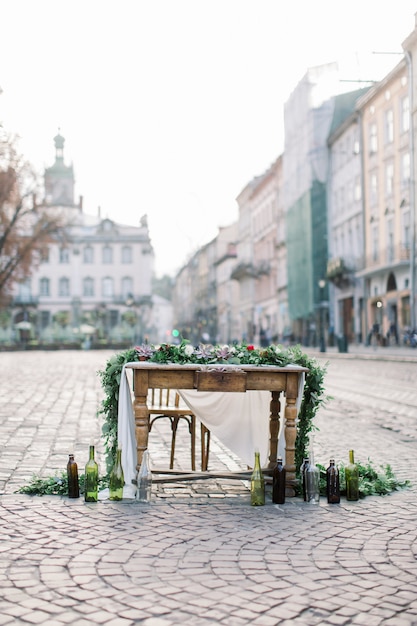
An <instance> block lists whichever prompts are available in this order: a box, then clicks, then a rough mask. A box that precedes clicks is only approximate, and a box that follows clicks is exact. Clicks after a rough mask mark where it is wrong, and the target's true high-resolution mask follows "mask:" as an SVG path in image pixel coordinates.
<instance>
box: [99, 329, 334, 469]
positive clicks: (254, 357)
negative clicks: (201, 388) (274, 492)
mask: <svg viewBox="0 0 417 626" xmlns="http://www.w3.org/2000/svg"><path fill="white" fill-rule="evenodd" d="M140 357H142V358H146V360H148V361H150V362H152V363H165V364H168V363H179V364H186V363H201V364H213V363H217V364H221V363H224V364H232V365H239V364H240V365H276V366H281V367H284V366H286V365H290V364H292V365H299V366H301V367H305V368H307V369H308V372H307V374H306V379H305V385H304V394H303V399H302V402H301V407H300V411H299V413H298V421H297V437H296V442H295V465H296V473H297V475H298V474H299V470H300V467H301V465H302V462H303V459H304V457H305V455H306V451H307V448H308V435H309V433H310V432H311V431H312V430H314V429H315V426H314V424H313V420H314V417H315V415H316V413H317V410H318V408H319V407H320V405H321V404H323V403H324V401H325V399H326V398H325V397H324V375H325V372H326V366H322V365H319V363H318V362H317V360H316V359H314V358H312V357H309V356H308V355H307V354H305V353H304V352H303V351H302V350H301V347H300V346H291V347H289V348H285V347H284V346H281V345H271V346H269V347H267V348H255V347H254V346H253V345H247V344H236V345H231V346H211V345H210V346H209V345H200V346H198V347H197V348H194V347H193V346H191V345H190V343H189V342H188V341H186V340H183V341H182V342H181V343H180V344H179V345H172V344H162V345H161V346H159V347H154V346H149V345H147V344H145V345H142V346H137V347H136V348H132V349H129V350H125V351H123V352H120V353H117V354H115V355H113V356H112V357H111V358H110V359H109V360H108V361H107V364H106V367H105V369H104V370H102V371H100V372H99V375H100V377H101V383H102V387H103V390H104V393H105V399H104V400H103V402H102V405H101V409H100V411H99V413H100V414H101V415H103V416H104V424H103V428H102V433H103V438H104V446H105V452H106V465H107V469H108V471H110V470H111V468H112V466H113V462H114V458H115V455H116V449H117V412H118V401H119V385H120V378H121V374H122V369H123V365H125V363H129V362H134V361H139V360H140Z"/></svg>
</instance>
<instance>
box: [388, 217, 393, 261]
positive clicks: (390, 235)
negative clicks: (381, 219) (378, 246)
mask: <svg viewBox="0 0 417 626" xmlns="http://www.w3.org/2000/svg"><path fill="white" fill-rule="evenodd" d="M393 260H394V220H393V219H392V218H391V219H389V220H388V221H387V262H388V263H392V262H393Z"/></svg>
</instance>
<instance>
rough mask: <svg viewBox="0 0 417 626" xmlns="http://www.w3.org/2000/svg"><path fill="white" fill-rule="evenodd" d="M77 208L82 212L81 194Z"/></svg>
mask: <svg viewBox="0 0 417 626" xmlns="http://www.w3.org/2000/svg"><path fill="white" fill-rule="evenodd" d="M78 208H79V209H80V213H82V212H83V196H80V199H79V201H78Z"/></svg>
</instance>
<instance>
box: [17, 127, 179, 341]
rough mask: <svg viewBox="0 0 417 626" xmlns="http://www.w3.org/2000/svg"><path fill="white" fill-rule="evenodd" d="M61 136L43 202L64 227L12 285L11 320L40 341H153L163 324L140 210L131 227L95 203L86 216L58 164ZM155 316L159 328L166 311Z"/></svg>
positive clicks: (67, 169) (69, 171)
mask: <svg viewBox="0 0 417 626" xmlns="http://www.w3.org/2000/svg"><path fill="white" fill-rule="evenodd" d="M64 141H65V140H64V138H63V137H62V136H61V135H60V134H58V135H57V136H56V137H55V138H54V142H55V149H56V156H55V163H54V164H53V166H52V167H50V168H48V169H46V171H45V205H46V206H48V207H51V208H59V210H60V211H61V212H64V213H65V217H66V218H67V220H68V223H69V227H68V228H67V229H66V236H65V237H63V238H62V240H61V241H58V240H57V241H55V242H54V243H53V244H51V245H50V246H49V248H48V249H45V251H44V254H43V258H42V262H41V263H40V265H39V267H38V268H37V269H36V270H35V271H34V272H33V274H32V276H31V278H30V279H29V280H27V281H26V282H25V283H24V284H20V285H16V289H15V294H14V300H13V308H12V314H13V322H14V323H15V324H16V323H17V324H18V325H19V324H20V328H22V329H24V330H25V331H26V333H27V334H29V335H30V338H32V339H38V340H41V341H44V342H49V341H54V340H55V341H56V340H60V341H73V340H75V339H77V338H79V337H81V338H84V339H85V338H87V339H90V340H91V339H92V340H93V341H94V340H95V341H101V342H102V343H104V342H106V341H112V342H113V343H118V342H129V343H133V342H136V343H137V342H140V341H143V340H146V339H147V338H148V339H149V341H151V342H153V341H157V340H160V338H161V335H162V334H163V333H164V332H165V328H164V329H162V328H161V329H160V328H159V327H158V321H157V320H153V319H152V308H153V299H152V290H151V282H152V273H153V263H154V252H153V248H152V244H151V240H150V236H149V230H148V224H147V219H146V215H145V216H142V217H141V218H140V220H138V221H139V224H138V226H126V225H122V224H118V223H116V222H114V221H113V220H110V219H107V218H104V219H103V218H102V217H101V215H100V210H98V213H97V215H95V216H93V215H87V214H86V213H84V211H83V206H82V198H80V202H79V203H78V204H77V205H76V204H74V174H73V168H72V166H67V165H65V163H64ZM165 308H166V307H165ZM163 317H164V319H163V326H164V327H165V326H166V324H167V314H166V313H165V314H164V316H163ZM168 317H169V316H168ZM22 322H23V324H22ZM18 327H19V326H18ZM28 331H29V333H28ZM150 331H152V334H153V335H154V336H150ZM26 338H29V337H26Z"/></svg>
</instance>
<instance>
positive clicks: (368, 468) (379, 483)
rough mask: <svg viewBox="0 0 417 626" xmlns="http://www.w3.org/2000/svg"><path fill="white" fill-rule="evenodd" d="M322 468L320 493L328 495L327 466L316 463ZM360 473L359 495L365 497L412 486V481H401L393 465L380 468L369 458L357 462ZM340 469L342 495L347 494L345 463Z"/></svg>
mask: <svg viewBox="0 0 417 626" xmlns="http://www.w3.org/2000/svg"><path fill="white" fill-rule="evenodd" d="M316 465H317V467H318V468H319V470H320V494H321V495H323V496H325V495H326V468H325V467H323V465H320V464H319V463H316ZM356 465H357V466H358V473H359V497H360V498H365V496H385V495H386V494H388V493H391V492H392V491H398V490H399V489H405V488H407V487H409V486H410V481H408V480H405V481H403V482H401V481H399V480H398V479H397V478H396V477H395V475H394V472H393V471H392V467H391V466H390V465H389V464H386V465H380V466H378V468H376V467H375V465H374V464H373V463H372V461H371V460H370V459H368V461H367V463H365V464H362V463H358V462H356ZM338 469H339V481H340V495H342V496H345V495H346V479H345V465H344V464H343V463H341V464H340V465H338Z"/></svg>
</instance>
